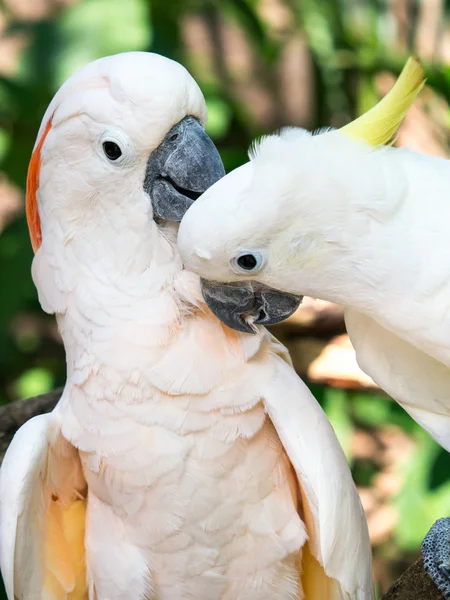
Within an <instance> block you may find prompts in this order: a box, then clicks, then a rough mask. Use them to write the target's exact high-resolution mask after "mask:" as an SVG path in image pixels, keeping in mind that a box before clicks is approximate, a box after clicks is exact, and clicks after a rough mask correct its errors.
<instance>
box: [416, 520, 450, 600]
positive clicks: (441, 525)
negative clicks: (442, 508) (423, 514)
mask: <svg viewBox="0 0 450 600" xmlns="http://www.w3.org/2000/svg"><path fill="white" fill-rule="evenodd" d="M422 557H423V565H424V568H425V571H426V572H427V573H428V575H429V576H430V577H431V579H432V580H433V582H434V584H435V585H436V587H437V588H438V589H439V591H440V592H441V593H442V595H443V596H444V598H445V600H450V517H448V518H446V519H438V520H437V521H436V523H435V524H434V525H433V527H432V528H431V529H430V531H429V532H428V533H427V535H426V536H425V538H424V540H423V542H422Z"/></svg>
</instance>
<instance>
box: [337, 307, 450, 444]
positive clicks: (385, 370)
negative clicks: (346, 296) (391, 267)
mask: <svg viewBox="0 0 450 600" xmlns="http://www.w3.org/2000/svg"><path fill="white" fill-rule="evenodd" d="M345 322H346V325H347V330H348V333H349V336H350V339H351V341H352V343H353V346H354V347H355V350H356V359H357V361H358V364H359V366H360V367H361V369H362V370H363V371H364V372H365V373H367V375H369V377H371V378H372V379H373V380H374V381H375V383H377V384H378V385H379V386H380V387H381V389H383V390H384V391H385V392H386V393H387V394H389V395H390V396H391V397H392V398H394V400H396V401H397V402H399V404H401V405H402V406H403V408H404V409H405V410H406V412H408V413H409V414H410V415H411V417H412V418H413V419H414V420H415V421H417V423H419V425H421V426H422V427H423V428H424V429H425V430H426V431H428V433H429V434H430V435H431V436H432V437H433V438H434V439H435V440H436V441H437V442H438V444H440V445H441V446H442V447H443V448H445V449H446V450H447V451H449V452H450V369H449V367H448V366H447V365H445V364H444V363H441V362H439V361H438V360H436V359H435V358H433V357H432V356H430V355H429V354H426V353H425V352H422V350H419V349H418V348H416V347H415V346H412V345H411V344H409V343H408V342H406V341H404V340H403V339H401V338H399V337H397V336H396V335H395V334H394V333H392V332H390V331H388V330H387V329H385V328H384V327H382V326H381V325H379V324H378V323H377V322H376V321H374V320H373V319H371V318H370V317H367V316H366V315H363V314H362V313H359V312H357V311H354V310H346V311H345Z"/></svg>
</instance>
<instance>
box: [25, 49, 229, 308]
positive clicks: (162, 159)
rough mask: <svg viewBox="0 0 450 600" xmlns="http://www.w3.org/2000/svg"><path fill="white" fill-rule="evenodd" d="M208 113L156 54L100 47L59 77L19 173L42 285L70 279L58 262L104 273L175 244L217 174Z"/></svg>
mask: <svg viewBox="0 0 450 600" xmlns="http://www.w3.org/2000/svg"><path fill="white" fill-rule="evenodd" d="M206 116H207V111H206V105H205V101H204V98H203V95H202V93H201V91H200V89H199V87H198V85H197V84H196V82H195V81H194V79H193V78H192V77H191V75H190V74H189V73H188V72H187V70H186V69H185V68H184V67H182V66H181V65H180V64H178V63H176V62H174V61H172V60H169V59H167V58H164V57H162V56H159V55H156V54H151V53H144V52H130V53H124V54H118V55H115V56H109V57H106V58H102V59H99V60H97V61H94V62H92V63H90V64H88V65H87V66H85V67H83V68H82V69H81V70H79V71H78V72H77V73H75V75H73V76H72V77H71V78H70V79H68V80H67V81H66V82H65V83H64V84H63V86H62V87H61V88H60V89H59V91H58V92H57V93H56V95H55V97H54V98H53V100H52V102H51V104H50V105H49V107H48V109H47V111H46V113H45V115H44V118H43V121H42V124H41V127H40V130H39V133H38V137H37V140H36V144H35V147H34V150H33V154H32V157H31V161H30V166H29V171H28V178H27V194H26V213H27V220H28V225H29V231H30V237H31V242H32V246H33V249H34V251H35V260H34V264H33V277H34V279H35V283H36V285H37V287H38V291H39V292H41V291H42V297H43V296H47V297H48V296H49V294H48V293H44V289H43V288H44V287H45V286H47V287H48V286H50V287H51V285H53V287H55V286H56V287H57V288H58V289H59V291H65V288H67V287H70V284H69V283H68V279H69V278H70V276H69V275H68V274H67V270H69V271H70V269H67V267H68V266H74V265H77V266H78V267H79V269H82V268H84V269H85V270H90V271H91V272H94V271H97V272H98V276H99V277H103V278H105V277H108V273H109V274H110V279H111V280H112V279H113V278H114V277H117V276H118V274H120V273H126V274H130V273H132V272H138V273H139V272H142V271H144V270H145V269H146V268H148V265H149V264H150V263H151V261H152V260H154V259H155V256H156V255H158V256H159V258H160V259H161V257H162V255H164V253H166V255H169V254H170V256H173V246H174V243H173V240H174V239H175V235H176V229H177V225H178V223H179V221H180V220H181V218H182V217H183V215H184V213H185V212H186V210H187V209H188V207H189V206H190V205H191V204H192V203H193V202H194V201H195V200H196V199H197V197H198V196H200V195H201V194H202V193H203V192H204V191H205V190H206V189H207V188H208V187H209V186H210V185H211V184H213V183H214V182H216V181H217V180H218V179H220V178H221V177H222V176H223V175H224V174H225V171H224V168H223V165H222V162H221V159H220V156H219V154H218V152H217V150H216V148H215V146H214V144H213V143H212V141H211V139H210V138H209V137H208V135H207V134H206V132H205V130H204V124H205V121H206ZM171 231H172V232H173V231H174V232H175V234H173V235H172V241H171V233H170V232H171ZM169 247H170V248H171V249H170V248H169ZM163 260H164V259H163ZM64 268H65V269H66V276H64V275H63V274H62V273H61V272H60V273H59V276H58V281H57V282H56V283H55V281H54V279H55V276H54V272H55V271H57V270H58V269H59V271H61V270H64ZM49 279H51V280H52V283H51V282H49ZM40 297H41V293H40ZM44 304H46V305H47V306H46V309H47V310H49V312H57V307H56V306H51V304H52V302H44Z"/></svg>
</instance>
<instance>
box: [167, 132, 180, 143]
mask: <svg viewBox="0 0 450 600" xmlns="http://www.w3.org/2000/svg"><path fill="white" fill-rule="evenodd" d="M177 137H178V133H174V134H173V135H171V136H170V138H169V140H170V141H171V142H174V141H175V140H176V139H177Z"/></svg>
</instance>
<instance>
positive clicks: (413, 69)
mask: <svg viewBox="0 0 450 600" xmlns="http://www.w3.org/2000/svg"><path fill="white" fill-rule="evenodd" d="M424 85H425V72H424V70H423V67H422V65H421V63H420V61H419V59H418V58H416V57H415V56H412V57H410V58H409V59H408V61H407V62H406V64H405V66H404V67H403V70H402V72H401V73H400V76H399V78H398V79H397V81H396V82H395V84H394V86H393V87H392V89H391V90H390V91H389V92H388V93H387V94H386V96H385V97H384V98H382V100H380V102H378V104H376V105H375V106H374V107H373V108H371V109H370V110H369V111H367V112H366V113H364V114H363V115H361V116H360V117H358V118H357V119H355V120H354V121H352V122H351V123H349V124H348V125H345V126H344V127H342V128H341V129H340V130H339V131H341V132H342V133H343V134H345V135H346V136H348V137H350V138H353V139H359V140H365V141H366V142H368V143H369V144H371V145H372V146H380V145H392V144H393V143H394V142H395V139H396V133H397V131H398V128H399V127H400V125H401V124H402V121H403V119H404V118H405V116H406V113H407V112H408V110H409V109H410V108H411V106H412V105H413V103H414V101H415V100H416V98H417V96H418V95H419V94H420V92H421V91H422V88H423V87H424Z"/></svg>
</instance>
